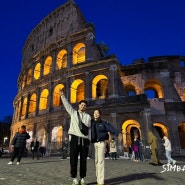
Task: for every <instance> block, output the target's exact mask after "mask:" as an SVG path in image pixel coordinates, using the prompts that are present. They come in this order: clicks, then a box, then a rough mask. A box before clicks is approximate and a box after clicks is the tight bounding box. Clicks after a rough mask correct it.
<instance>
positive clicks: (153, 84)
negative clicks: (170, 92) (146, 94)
mask: <svg viewBox="0 0 185 185" xmlns="http://www.w3.org/2000/svg"><path fill="white" fill-rule="evenodd" d="M144 89H145V90H153V91H155V92H156V93H157V97H156V98H163V97H164V93H163V88H162V84H161V82H159V81H158V80H155V79H150V80H148V81H147V82H146V84H145V87H144Z"/></svg>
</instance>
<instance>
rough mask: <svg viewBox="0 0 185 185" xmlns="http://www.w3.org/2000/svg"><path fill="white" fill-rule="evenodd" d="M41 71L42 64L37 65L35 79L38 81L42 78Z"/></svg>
mask: <svg viewBox="0 0 185 185" xmlns="http://www.w3.org/2000/svg"><path fill="white" fill-rule="evenodd" d="M40 70H41V64H40V63H37V64H36V66H35V69H34V75H33V76H34V79H35V80H38V79H39V78H40Z"/></svg>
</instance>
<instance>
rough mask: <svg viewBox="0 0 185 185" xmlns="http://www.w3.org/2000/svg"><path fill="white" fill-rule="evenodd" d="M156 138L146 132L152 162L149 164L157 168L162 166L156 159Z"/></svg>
mask: <svg viewBox="0 0 185 185" xmlns="http://www.w3.org/2000/svg"><path fill="white" fill-rule="evenodd" d="M157 142H158V141H157V137H156V136H155V135H154V134H153V133H152V132H151V131H149V132H148V144H149V145H150V148H151V152H152V155H151V160H152V162H151V163H150V164H152V165H153V166H158V165H162V163H161V162H160V161H159V159H158V143H157Z"/></svg>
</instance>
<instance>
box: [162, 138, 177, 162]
mask: <svg viewBox="0 0 185 185" xmlns="http://www.w3.org/2000/svg"><path fill="white" fill-rule="evenodd" d="M163 140H164V143H163V145H164V147H165V151H166V158H167V160H168V164H173V165H175V163H176V160H174V159H172V157H171V152H172V147H171V142H170V140H169V139H168V138H167V137H166V136H164V137H163Z"/></svg>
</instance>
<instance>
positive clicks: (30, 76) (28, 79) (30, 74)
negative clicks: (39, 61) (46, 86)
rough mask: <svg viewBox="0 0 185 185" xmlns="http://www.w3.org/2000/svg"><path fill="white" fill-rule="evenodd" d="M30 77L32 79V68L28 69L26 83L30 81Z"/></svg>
mask: <svg viewBox="0 0 185 185" xmlns="http://www.w3.org/2000/svg"><path fill="white" fill-rule="evenodd" d="M31 79H32V69H30V70H29V71H28V76H27V82H26V84H27V85H29V84H30V83H31Z"/></svg>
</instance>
